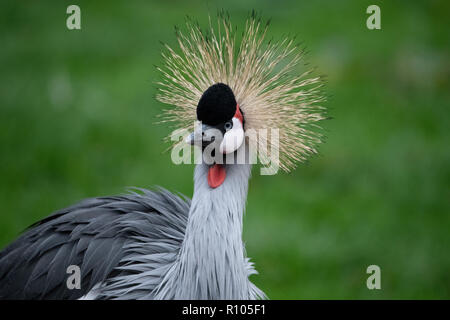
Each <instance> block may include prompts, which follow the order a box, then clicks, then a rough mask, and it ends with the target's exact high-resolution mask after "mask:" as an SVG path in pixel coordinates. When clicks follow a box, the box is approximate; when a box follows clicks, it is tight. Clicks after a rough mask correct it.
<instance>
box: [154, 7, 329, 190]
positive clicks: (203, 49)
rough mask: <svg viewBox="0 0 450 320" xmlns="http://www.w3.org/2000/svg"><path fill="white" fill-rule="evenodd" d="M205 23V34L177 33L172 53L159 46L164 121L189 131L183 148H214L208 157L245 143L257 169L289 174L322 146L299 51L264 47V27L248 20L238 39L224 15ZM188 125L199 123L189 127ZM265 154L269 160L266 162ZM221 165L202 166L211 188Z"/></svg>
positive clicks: (313, 93) (313, 86) (314, 93)
mask: <svg viewBox="0 0 450 320" xmlns="http://www.w3.org/2000/svg"><path fill="white" fill-rule="evenodd" d="M213 21H214V19H212V18H210V26H209V28H208V29H207V30H203V29H202V28H200V26H199V24H198V23H196V22H195V21H188V22H187V25H186V27H187V30H186V32H185V33H182V32H181V31H180V30H179V29H177V38H178V45H179V50H176V49H173V48H171V47H170V46H168V45H166V49H167V51H166V52H163V58H164V66H163V67H161V68H159V67H158V70H159V71H160V72H161V73H162V76H163V79H162V80H161V81H160V82H158V84H159V85H160V87H159V93H158V95H157V99H158V100H159V101H161V102H163V103H165V104H168V105H170V106H171V108H168V109H166V110H165V112H164V121H169V122H175V123H176V124H177V129H181V130H182V131H185V132H189V133H188V134H187V137H186V142H188V143H189V144H196V145H200V146H201V147H202V149H204V150H205V149H207V148H209V147H210V146H211V145H212V144H214V145H215V146H217V148H216V147H215V148H214V150H215V151H216V152H215V155H214V157H216V158H220V157H224V156H225V157H227V156H228V155H230V156H234V155H235V153H238V154H239V152H240V151H242V150H243V149H246V148H243V146H247V145H248V146H249V148H248V150H249V156H250V157H253V156H254V155H255V153H257V158H258V160H259V163H260V164H261V165H262V167H267V163H269V162H270V163H275V167H276V168H281V169H282V170H284V171H287V172H289V171H290V170H292V169H294V168H295V167H296V164H297V163H298V162H302V161H305V160H307V159H308V157H309V156H311V155H313V154H315V153H316V152H317V149H316V147H317V145H318V144H320V143H321V142H322V134H321V133H320V132H319V130H318V129H320V127H319V125H318V122H319V121H321V120H323V119H325V118H326V109H325V107H323V106H322V105H321V103H322V102H323V101H324V100H325V96H324V95H323V91H322V85H323V81H322V77H320V76H314V75H313V74H314V73H313V70H312V69H309V70H308V69H307V70H304V68H305V65H306V64H303V63H302V62H303V60H304V51H303V50H302V49H301V48H299V45H298V44H296V42H295V40H294V39H293V38H284V39H281V40H280V41H266V40H265V36H266V33H267V29H268V23H267V24H264V23H262V21H261V19H260V18H259V17H257V16H255V15H254V14H252V15H251V17H249V19H248V20H247V22H246V23H245V28H244V31H243V33H242V36H237V34H236V30H237V29H236V28H235V27H233V26H232V24H231V22H230V19H229V17H228V16H227V15H224V14H222V13H219V15H218V17H217V27H214V24H213ZM302 64H303V65H302ZM302 69H303V70H302ZM301 70H302V71H301ZM194 122H197V123H201V125H197V126H192V124H193V123H194ZM265 130H266V132H269V133H268V134H266V135H264V131H265ZM255 132H256V134H254V133H255ZM272 132H275V133H276V134H272ZM273 137H276V139H272V138H273ZM172 141H174V140H172ZM181 142H182V141H176V142H174V144H175V145H177V144H178V143H181ZM269 150H270V151H269ZM273 150H275V151H276V152H275V154H277V157H272V154H273V152H272V151H273ZM203 155H204V152H203ZM227 158H228V157H227ZM231 158H232V157H231ZM268 160H269V161H268ZM224 163H225V164H226V165H225V166H224V165H220V163H218V161H215V162H213V164H212V165H210V168H209V173H208V182H209V185H210V186H211V187H212V188H216V187H218V186H220V185H221V184H222V183H223V181H224V180H225V177H226V168H227V166H228V164H229V162H228V161H226V162H224ZM230 165H231V164H230ZM261 169H265V168H261ZM277 171H278V169H277ZM277 171H276V172H277ZM262 174H263V173H262ZM270 174H273V173H270Z"/></svg>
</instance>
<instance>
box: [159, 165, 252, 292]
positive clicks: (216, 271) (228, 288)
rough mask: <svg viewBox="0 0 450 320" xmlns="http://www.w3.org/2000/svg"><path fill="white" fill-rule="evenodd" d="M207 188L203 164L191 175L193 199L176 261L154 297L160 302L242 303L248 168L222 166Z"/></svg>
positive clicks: (246, 289) (246, 283)
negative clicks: (218, 180) (216, 181)
mask: <svg viewBox="0 0 450 320" xmlns="http://www.w3.org/2000/svg"><path fill="white" fill-rule="evenodd" d="M225 168H226V178H225V181H224V182H223V183H222V185H220V186H219V187H217V188H215V189H212V188H211V187H210V186H209V185H208V182H207V175H208V166H207V165H205V164H199V165H197V167H196V168H195V174H194V196H193V198H192V204H191V207H190V211H189V218H188V223H187V227H186V232H185V239H184V242H183V245H182V247H181V250H180V253H179V256H178V259H177V261H176V263H175V264H174V266H173V268H172V269H171V270H170V272H169V273H168V275H167V276H166V278H165V279H164V280H163V283H162V286H161V287H160V288H159V292H158V294H157V297H158V298H164V299H168V298H171V299H248V298H249V296H248V294H249V293H248V292H249V290H250V288H249V286H250V285H251V284H250V283H249V281H248V273H249V272H248V263H247V260H246V255H245V249H244V246H243V243H242V217H243V213H244V210H245V203H246V198H247V190H248V180H249V178H250V173H251V165H249V164H230V165H226V167H225Z"/></svg>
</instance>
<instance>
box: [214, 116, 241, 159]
mask: <svg viewBox="0 0 450 320" xmlns="http://www.w3.org/2000/svg"><path fill="white" fill-rule="evenodd" d="M232 121H233V128H231V129H230V130H228V131H227V132H225V135H224V136H223V140H222V142H221V143H220V147H219V150H220V152H221V153H223V154H228V153H232V152H234V151H236V150H237V149H239V147H240V146H241V145H242V142H243V141H244V128H243V127H242V122H241V120H240V119H238V118H236V117H233V119H232Z"/></svg>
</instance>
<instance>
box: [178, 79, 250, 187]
mask: <svg viewBox="0 0 450 320" xmlns="http://www.w3.org/2000/svg"><path fill="white" fill-rule="evenodd" d="M197 120H198V121H199V122H200V125H198V126H197V127H196V130H195V131H194V132H192V133H191V134H190V135H189V136H188V137H187V138H186V142H187V143H189V144H191V145H200V146H201V147H202V150H203V151H205V148H206V147H207V146H209V145H211V144H215V146H216V148H212V149H211V151H212V156H213V157H214V158H216V159H218V160H219V161H214V163H211V165H210V168H209V172H208V183H209V185H210V186H211V187H212V188H216V187H218V186H220V185H221V184H222V183H223V181H224V180H225V177H226V171H225V169H224V168H223V165H222V164H223V163H225V161H226V158H225V157H223V155H226V154H230V153H233V152H236V151H237V150H238V149H239V147H241V145H242V143H243V142H244V117H243V114H242V110H241V109H240V107H239V104H238V103H237V102H236V98H235V96H234V93H233V90H231V88H230V87H229V86H228V85H226V84H224V83H216V84H214V85H212V86H210V87H209V88H208V89H207V90H206V91H205V92H204V93H203V94H202V96H201V98H200V100H199V102H198V105H197ZM215 150H218V151H219V152H218V153H216V152H215ZM217 162H219V163H217Z"/></svg>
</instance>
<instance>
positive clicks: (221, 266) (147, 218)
mask: <svg viewBox="0 0 450 320" xmlns="http://www.w3.org/2000/svg"><path fill="white" fill-rule="evenodd" d="M266 31H267V24H262V23H261V21H260V20H259V19H257V18H255V17H254V16H252V17H250V18H249V19H248V20H247V22H246V26H245V30H244V32H243V33H242V37H241V39H240V40H239V41H238V40H236V31H235V29H234V28H232V26H231V24H230V22H229V19H228V18H227V17H224V16H223V15H219V17H218V24H217V27H213V26H212V24H211V23H210V26H209V28H208V31H207V32H204V31H203V30H202V29H200V28H199V26H198V25H197V24H196V23H192V22H188V23H187V32H186V33H181V32H177V39H178V45H179V50H177V51H176V50H173V49H172V48H171V47H169V46H166V49H165V51H164V53H163V58H164V61H165V62H164V66H163V67H162V68H158V70H159V71H161V73H162V79H163V80H161V82H160V83H159V93H158V95H157V99H158V100H159V101H161V102H163V103H165V104H168V105H171V106H173V107H172V108H169V109H167V110H166V111H165V112H164V115H165V118H164V119H165V121H175V122H176V123H177V124H178V126H177V127H178V128H185V129H189V132H192V133H191V134H189V133H188V134H186V135H185V136H184V137H183V138H184V139H181V140H180V141H179V142H177V143H178V145H180V144H184V145H185V146H186V142H188V143H190V144H196V145H198V146H199V147H200V150H203V151H205V150H206V149H207V148H208V147H209V146H211V145H212V144H214V146H215V147H214V151H216V152H212V153H211V157H212V159H213V161H212V162H211V161H210V162H207V161H205V158H204V156H203V153H202V158H201V160H202V161H199V162H198V164H196V167H195V172H194V194H193V197H192V200H190V199H188V198H186V197H184V196H180V195H176V194H173V193H170V192H169V191H166V190H165V189H156V190H153V191H150V190H143V189H139V190H135V191H134V192H130V193H128V194H125V195H120V196H111V197H99V198H92V199H86V200H83V201H81V202H79V203H77V204H75V205H73V206H71V207H68V208H66V209H62V210H59V211H57V212H55V213H53V214H52V215H50V216H49V217H47V218H44V219H42V220H41V221H39V222H37V223H35V224H33V225H32V226H31V227H29V228H28V229H27V230H26V231H25V232H24V233H23V234H22V235H21V236H20V237H19V238H18V239H17V240H15V241H14V242H12V243H11V244H10V245H8V246H7V247H6V248H4V249H3V250H2V251H1V252H0V298H1V299H260V298H265V297H266V296H265V294H264V293H263V292H262V291H261V290H259V289H258V288H257V287H256V286H255V285H253V284H252V282H250V280H249V276H250V275H252V274H255V273H256V271H255V269H254V268H253V264H252V263H251V262H250V261H249V259H248V258H247V256H246V252H245V248H244V245H243V242H242V218H243V214H244V210H245V203H246V198H247V190H248V183H249V178H250V173H251V166H252V162H251V161H250V160H249V159H250V158H251V157H250V156H249V155H250V151H248V150H257V152H258V157H259V159H261V162H263V161H264V160H267V159H268V158H269V154H268V152H269V150H270V149H274V150H277V155H279V156H278V157H277V158H275V159H272V161H275V164H276V165H277V166H279V167H280V168H281V169H283V170H285V171H290V170H291V169H293V168H294V167H295V164H296V162H298V161H303V160H305V159H306V158H307V157H308V156H309V155H311V154H314V153H316V145H317V144H318V143H320V142H321V134H320V133H319V132H317V130H315V128H317V122H318V121H320V120H322V119H324V118H325V109H324V108H323V107H322V106H321V102H322V101H323V96H322V89H321V86H322V81H321V78H320V77H313V76H311V75H310V72H309V71H307V72H304V73H301V74H298V75H297V74H296V73H295V71H296V70H297V66H298V64H299V63H300V62H301V61H302V59H303V52H302V51H301V50H300V49H299V47H298V45H296V44H295V43H294V41H293V40H292V39H285V40H283V41H281V42H278V43H272V42H266V41H265V40H264V38H265V34H266ZM199 121H200V122H201V125H194V123H198V122H199ZM273 128H276V129H277V130H278V131H277V132H278V140H276V139H269V138H267V137H264V136H263V135H262V134H261V135H260V134H256V135H247V132H250V131H252V130H253V131H256V132H258V130H260V129H273ZM211 130H215V132H219V133H220V134H217V135H211V134H210V133H208V132H209V131H211ZM186 132H187V131H186ZM251 146H254V147H255V148H254V149H252V148H251ZM197 150H199V149H197ZM240 150H247V151H245V153H244V155H245V156H244V161H243V162H241V163H239V162H237V161H228V157H225V155H227V156H229V155H234V154H237V153H238V152H239V151H240ZM224 158H226V159H225V160H224ZM236 158H237V157H236ZM69 266H78V267H79V268H80V269H79V270H80V274H79V276H80V286H79V288H71V287H69V286H68V285H67V278H68V276H69V274H68V273H67V270H68V267H69Z"/></svg>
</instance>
